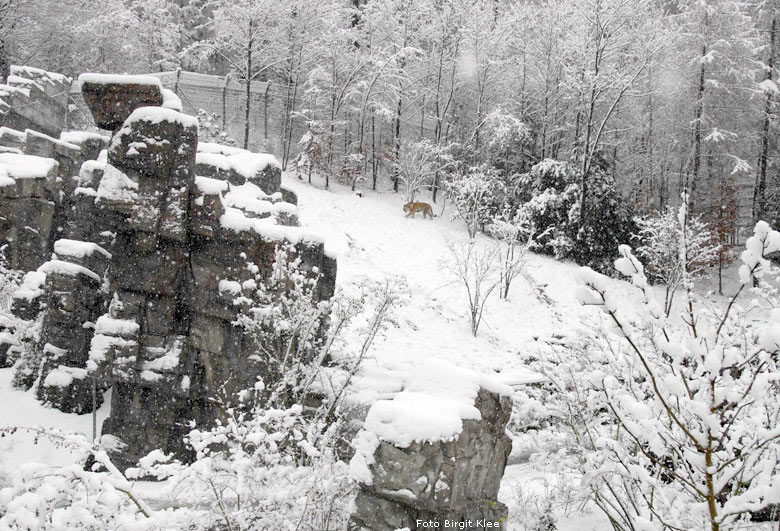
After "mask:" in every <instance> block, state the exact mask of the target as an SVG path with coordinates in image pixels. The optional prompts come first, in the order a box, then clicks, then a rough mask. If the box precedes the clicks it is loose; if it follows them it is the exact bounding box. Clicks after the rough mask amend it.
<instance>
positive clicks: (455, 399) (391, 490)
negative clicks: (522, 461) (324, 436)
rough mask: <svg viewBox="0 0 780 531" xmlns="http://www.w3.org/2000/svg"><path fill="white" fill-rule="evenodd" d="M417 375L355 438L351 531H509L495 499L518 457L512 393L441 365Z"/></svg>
mask: <svg viewBox="0 0 780 531" xmlns="http://www.w3.org/2000/svg"><path fill="white" fill-rule="evenodd" d="M412 370H413V371H414V372H413V373H411V375H410V376H407V377H405V378H404V379H403V381H401V382H400V383H399V389H403V390H402V391H400V392H398V393H397V394H396V395H395V396H394V397H393V399H392V400H387V399H384V400H379V401H377V402H376V403H374V404H373V405H372V406H371V408H370V409H369V410H368V415H367V417H366V421H365V426H364V430H363V431H361V432H360V433H359V434H358V436H357V438H356V442H355V446H356V450H357V452H356V454H355V456H354V457H353V458H352V462H351V468H352V471H353V475H354V476H355V478H356V479H358V481H359V482H360V491H359V493H358V495H357V499H356V501H355V506H356V511H355V513H354V514H353V516H352V519H351V521H350V526H349V529H350V530H351V531H395V530H397V529H402V528H408V529H410V530H417V529H427V528H433V527H438V528H453V529H467V530H477V529H506V527H505V522H506V516H507V509H506V507H505V506H504V505H503V504H502V503H500V502H498V501H497V496H498V489H499V485H500V482H501V478H502V477H503V474H504V468H505V466H506V462H507V459H508V457H509V453H510V451H511V449H512V443H511V440H510V439H509V437H508V436H507V434H506V425H507V422H508V421H509V416H510V414H511V411H512V403H511V389H509V388H507V387H505V386H503V385H501V384H497V383H495V382H491V381H490V380H489V379H487V378H485V377H482V376H479V375H476V374H472V373H469V372H468V371H464V370H462V369H458V368H456V367H453V366H450V365H448V364H446V363H443V362H425V363H424V364H423V366H421V367H416V368H413V369H412ZM390 381H392V379H391V378H390Z"/></svg>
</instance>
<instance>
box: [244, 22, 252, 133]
mask: <svg viewBox="0 0 780 531" xmlns="http://www.w3.org/2000/svg"><path fill="white" fill-rule="evenodd" d="M249 33H250V34H251V33H252V21H251V20H250V21H249ZM253 44H254V43H253V41H252V39H250V40H249V45H248V46H247V50H246V115H245V116H244V149H248V148H249V114H250V113H249V105H250V102H251V100H252V91H251V88H252V45H253Z"/></svg>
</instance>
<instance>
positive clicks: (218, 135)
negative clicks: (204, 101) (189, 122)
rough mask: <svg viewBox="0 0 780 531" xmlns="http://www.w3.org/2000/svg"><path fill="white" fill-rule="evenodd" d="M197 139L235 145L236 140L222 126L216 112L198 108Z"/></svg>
mask: <svg viewBox="0 0 780 531" xmlns="http://www.w3.org/2000/svg"><path fill="white" fill-rule="evenodd" d="M197 118H198V139H199V140H200V141H201V142H216V143H217V144H223V145H225V146H235V145H237V143H236V141H235V140H234V139H233V137H231V136H230V135H229V134H228V132H227V131H226V130H225V129H223V128H222V123H221V121H222V120H221V119H220V117H219V116H218V115H217V113H215V112H212V113H209V112H207V111H204V110H203V109H198V116H197Z"/></svg>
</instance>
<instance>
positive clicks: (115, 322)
mask: <svg viewBox="0 0 780 531" xmlns="http://www.w3.org/2000/svg"><path fill="white" fill-rule="evenodd" d="M80 82H81V88H82V92H83V94H84V98H85V100H86V101H87V103H88V104H89V105H90V110H91V112H92V114H93V116H94V118H95V121H96V123H98V124H99V125H100V126H102V127H105V128H108V129H109V130H110V131H111V138H110V141H109V139H108V137H105V136H103V135H96V134H88V133H80V132H66V133H63V134H62V136H61V138H60V139H54V138H52V137H48V136H46V135H41V134H38V133H36V132H34V131H30V130H27V131H23V132H19V131H16V130H11V129H8V128H5V129H4V130H0V146H4V147H5V149H6V151H5V152H2V153H0V172H3V173H2V174H1V175H2V177H0V215H2V213H3V212H9V214H8V215H7V216H5V218H0V238H3V239H4V240H5V242H6V243H7V244H8V249H9V250H10V252H11V254H12V255H13V256H14V257H15V258H13V264H14V266H15V267H17V268H20V269H25V270H30V271H33V272H32V273H30V274H28V277H29V278H27V277H26V278H25V282H24V285H23V289H22V290H20V291H19V292H18V295H19V297H17V298H15V299H14V301H15V310H14V311H15V312H17V315H19V317H21V314H22V313H24V317H25V319H27V320H32V319H35V318H36V315H37V314H38V312H41V311H42V312H43V313H42V318H39V323H40V331H39V333H38V335H37V336H36V337H37V339H36V343H35V345H34V346H33V349H34V350H35V353H34V355H32V356H29V358H30V360H32V361H31V362H29V363H28V365H29V367H26V368H25V371H26V372H25V375H24V382H25V385H31V384H32V383H33V381H37V387H36V390H35V391H36V395H37V396H38V397H39V398H40V399H41V400H43V401H46V402H47V403H50V404H51V405H53V406H54V407H57V408H59V409H61V410H63V411H70V412H77V413H81V412H86V411H90V410H91V409H92V407H93V400H94V398H93V389H94V390H95V391H97V392H96V393H94V395H95V396H96V400H97V402H98V404H99V401H100V399H101V397H102V392H101V391H103V390H105V389H108V388H112V389H113V392H112V395H111V413H110V416H109V418H108V419H106V421H105V422H104V424H103V434H104V435H112V436H114V437H115V438H116V439H117V440H118V441H119V442H121V445H120V446H117V450H120V448H121V451H117V453H116V454H115V455H114V456H113V457H114V459H115V462H116V463H117V465H118V466H119V467H120V468H122V469H124V468H127V467H129V466H133V465H135V464H136V462H137V460H138V459H139V458H140V457H142V456H144V455H146V454H147V453H148V452H149V451H151V450H153V449H156V448H161V449H163V450H164V451H165V452H173V453H175V454H176V455H178V456H179V457H186V455H187V451H186V448H185V445H184V442H183V435H184V434H186V433H187V432H188V431H189V430H190V429H191V423H192V422H195V423H196V424H197V425H199V426H208V425H210V424H211V423H213V422H214V420H215V419H217V418H220V416H221V415H224V408H226V407H229V406H230V405H231V404H233V403H235V399H236V396H237V395H238V393H239V392H240V391H243V390H245V389H247V388H251V387H252V386H253V385H254V384H255V382H256V380H257V378H258V377H262V378H264V379H266V381H268V380H267V378H268V377H270V376H272V375H271V374H270V372H269V371H268V369H267V367H265V366H264V365H263V363H262V362H261V361H260V360H261V358H259V357H258V356H256V355H255V354H256V353H257V349H258V345H257V344H256V343H255V341H256V340H255V339H254V338H253V337H251V336H250V335H249V334H247V332H246V330H244V329H243V328H241V327H239V326H237V325H236V319H237V316H238V315H239V313H240V312H241V311H242V309H243V306H242V305H241V304H237V303H236V299H241V298H242V297H243V298H244V300H249V297H251V293H250V292H251V291H252V289H253V287H254V286H256V285H257V284H258V283H262V282H264V279H266V278H267V277H268V276H269V275H270V272H271V269H272V265H273V262H274V260H275V259H276V255H277V250H278V249H279V248H280V246H283V245H291V247H289V249H288V250H287V251H286V252H288V253H290V254H291V255H292V256H290V257H291V258H297V257H300V259H301V269H302V270H303V271H304V272H308V273H310V274H312V275H318V276H319V277H320V282H319V284H318V290H319V291H318V294H319V296H320V297H321V298H327V297H330V296H332V294H333V291H334V288H335V275H336V264H335V260H333V259H332V258H329V257H328V256H326V254H325V252H324V244H323V242H322V241H321V240H320V239H319V238H317V237H316V236H314V235H310V234H307V233H306V232H305V231H304V230H303V229H301V228H300V227H299V226H298V214H297V212H298V211H297V207H296V206H295V204H293V203H291V202H288V201H286V200H285V199H292V200H293V201H294V200H295V196H294V194H290V193H288V192H285V193H284V194H283V193H282V191H281V167H280V165H279V163H278V161H276V159H274V158H273V157H272V156H270V155H264V154H256V153H250V152H248V151H245V150H241V149H236V148H227V147H224V146H221V147H220V146H216V145H214V144H203V145H201V146H199V144H198V138H197V120H196V119H195V118H194V117H191V116H187V115H185V114H182V113H180V112H178V111H177V110H175V109H176V107H177V105H176V101H175V99H174V98H173V97H172V96H171V95H170V94H169V95H167V96H166V95H165V94H164V93H163V91H161V90H160V87H159V82H158V81H157V80H156V79H154V78H144V77H143V76H141V77H139V76H101V75H87V76H82V77H81V78H80ZM104 149H105V150H106V151H104V152H103V153H102V154H101V151H102V150H104ZM87 159H88V160H87ZM95 159H96V160H95ZM33 170H34V171H33ZM23 201H28V202H29V201H37V202H40V203H41V206H36V208H31V207H30V206H29V205H26V207H25V205H24V203H23ZM44 207H46V208H44ZM3 209H5V210H3ZM11 214H13V215H11ZM24 216H28V217H30V216H38V217H39V218H40V217H41V216H45V219H32V218H31V219H28V218H26V217H24ZM4 221H5V224H3V222H4ZM28 229H35V230H34V231H33V230H30V231H29V232H30V235H29V236H27V237H22V236H20V234H21V235H24V234H25V231H26V230H28ZM17 301H18V302H17ZM0 332H2V333H4V334H6V335H10V336H13V334H9V333H8V332H7V331H6V329H3V330H0ZM4 338H5V339H8V338H6V337H5V336H2V337H0V342H2V341H3V340H4ZM6 343H8V348H7V349H6V350H7V351H8V350H12V349H13V348H17V349H18V348H20V345H19V341H18V338H17V341H16V344H15V345H14V344H13V338H12V340H11V341H6ZM6 357H7V356H6ZM30 367H35V370H32V369H31V368H30ZM36 378H37V380H36Z"/></svg>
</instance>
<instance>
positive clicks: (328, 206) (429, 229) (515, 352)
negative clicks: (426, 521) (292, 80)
mask: <svg viewBox="0 0 780 531" xmlns="http://www.w3.org/2000/svg"><path fill="white" fill-rule="evenodd" d="M283 183H284V184H285V185H286V186H288V187H289V188H291V189H293V190H294V191H295V192H296V193H297V194H298V200H299V201H298V202H299V207H300V215H301V224H302V225H304V226H305V227H307V228H308V229H310V230H311V231H313V232H317V233H320V234H321V235H322V236H324V237H325V239H326V242H327V244H326V246H327V249H328V251H329V252H331V253H333V254H335V255H336V256H337V258H338V276H337V284H338V286H339V287H340V288H342V289H344V290H346V291H347V292H349V291H355V290H358V289H360V288H361V286H366V285H376V283H383V282H384V281H390V282H392V281H397V282H398V283H399V285H401V286H403V290H404V291H405V292H406V296H404V297H402V303H401V305H400V307H398V308H397V309H396V311H395V314H394V315H395V317H394V319H393V321H392V323H391V326H390V327H389V328H388V329H387V330H386V331H385V332H384V334H383V335H382V337H381V338H378V339H377V341H376V342H375V344H374V346H373V348H372V350H371V352H370V357H371V360H370V361H369V363H370V364H375V365H376V366H380V367H381V366H396V367H397V366H403V365H409V366H413V365H415V364H416V363H417V362H419V361H420V360H424V359H437V360H446V361H448V362H450V363H453V364H455V365H458V366H461V367H463V368H468V369H474V370H477V371H480V372H484V373H487V374H493V375H494V376H495V377H496V378H498V379H499V380H501V381H503V382H504V383H507V384H509V385H512V386H515V387H517V386H522V385H525V384H527V383H529V382H533V381H537V380H538V379H539V376H538V375H535V374H534V373H532V372H530V371H529V370H528V369H527V368H526V367H524V364H523V362H522V357H521V356H520V354H521V353H529V352H533V351H534V350H536V349H540V348H546V345H547V342H548V341H556V340H560V339H561V338H565V337H567V336H571V335H572V334H576V327H577V323H578V321H579V316H580V315H582V314H583V312H585V311H586V310H584V309H583V308H582V307H581V306H580V305H579V304H578V303H577V301H576V299H575V297H574V290H575V281H574V275H573V274H574V272H575V270H576V269H577V266H575V265H574V264H570V263H562V262H558V261H556V260H553V259H551V258H547V257H542V256H536V255H530V256H529V257H528V262H527V266H526V268H525V274H524V275H523V276H521V277H519V278H518V279H516V280H515V282H514V284H513V285H512V289H511V291H510V295H509V299H508V300H506V301H504V300H499V297H498V292H497V291H496V292H494V293H493V294H492V295H491V298H490V300H489V302H488V304H487V307H486V310H485V315H484V321H483V323H482V327H481V328H480V331H479V334H478V336H477V337H476V338H475V337H472V336H471V333H470V328H469V317H468V307H467V299H466V294H465V290H464V288H463V287H462V286H460V285H459V284H457V283H455V282H454V280H453V278H451V276H450V275H449V273H448V272H447V270H446V268H445V267H444V265H443V264H444V262H445V261H446V260H447V259H448V257H449V253H450V251H449V249H448V244H449V243H450V242H453V241H459V240H464V239H465V238H466V237H467V236H466V231H465V227H464V226H463V224H462V223H461V222H458V221H451V220H450V213H449V212H448V211H446V210H445V212H444V213H442V212H441V207H440V206H435V207H434V210H435V212H436V214H437V217H436V218H434V219H433V220H429V219H422V218H421V217H420V216H419V215H418V216H417V217H416V218H406V217H405V216H404V212H403V211H402V206H403V203H404V199H403V195H401V194H393V193H390V192H376V193H372V192H364V193H363V196H362V197H359V196H356V195H355V194H354V193H353V192H351V191H350V190H349V189H348V188H346V187H343V186H340V185H337V184H333V185H332V186H331V188H330V189H329V190H324V189H323V188H322V187H321V185H320V184H319V183H316V182H315V185H309V184H308V183H304V182H302V181H299V180H298V179H296V178H295V177H294V176H293V175H288V174H285V175H284V179H283ZM422 200H426V199H425V198H422ZM479 244H480V245H489V244H490V241H489V240H488V239H487V238H485V237H483V236H480V237H479ZM614 282H619V281H617V280H616V281H614ZM623 291H625V290H623ZM11 373H12V371H11V369H2V370H0V404H2V405H0V426H3V425H5V426H32V425H45V426H51V427H57V428H62V429H67V430H78V431H82V432H84V433H86V434H90V433H91V430H92V418H91V415H84V416H77V415H67V414H63V413H60V412H58V411H55V410H53V409H50V408H46V407H43V406H41V405H40V403H39V402H37V401H36V400H35V399H34V397H33V395H32V393H31V392H27V393H24V392H21V391H18V390H15V389H13V388H12V387H11ZM368 382H369V380H366V382H365V384H366V385H368ZM357 385H358V387H359V386H360V381H358V383H357ZM366 391H370V389H366ZM107 403H108V401H106V403H105V404H104V405H103V407H102V408H101V409H100V410H99V412H98V430H99V429H100V423H101V422H102V420H103V419H104V418H105V417H106V416H107V414H108V405H107ZM33 439H34V437H33V436H32V435H14V436H13V437H5V438H2V439H0V485H2V484H3V477H4V475H6V474H7V473H8V471H9V470H10V469H13V468H14V467H17V466H18V465H19V463H21V462H24V461H29V460H39V461H43V462H48V463H59V462H66V461H67V460H68V455H67V452H65V451H64V450H62V449H58V448H54V447H52V446H51V445H49V444H48V443H40V444H37V445H36V444H33ZM523 461H524V459H521V458H520V456H517V455H513V459H512V462H513V463H514V464H511V465H510V466H509V467H508V468H507V471H506V475H505V477H504V482H503V484H502V488H501V493H500V499H501V500H502V501H503V502H505V503H506V504H507V505H508V506H509V507H510V511H511V518H510V529H514V530H521V529H524V527H522V526H520V525H519V524H517V523H512V522H513V521H514V522H517V521H522V519H523V518H524V513H526V512H527V511H529V510H532V509H533V508H534V507H536V510H537V511H538V510H539V507H538V505H539V504H540V503H542V502H543V500H544V498H545V497H546V496H547V495H548V494H549V493H551V492H553V491H555V492H556V493H557V494H558V496H557V499H561V498H563V499H565V498H566V492H568V491H570V490H571V489H574V488H576V485H573V484H572V481H571V480H572V478H569V477H561V476H559V475H556V473H554V472H553V467H552V466H551V467H550V468H549V470H547V469H546V468H545V465H544V464H540V463H536V462H533V463H532V464H531V463H528V462H523ZM557 513H558V514H557V518H558V521H557V525H558V529H559V530H560V531H574V530H578V531H580V530H582V531H587V530H590V529H607V528H608V527H609V525H608V523H607V522H606V520H605V519H604V517H603V516H602V515H601V514H600V513H599V512H598V511H595V510H589V509H588V508H583V507H581V506H579V505H576V504H574V503H573V502H572V504H571V505H570V506H566V505H565V504H564V506H563V507H560V508H558V509H557Z"/></svg>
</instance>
